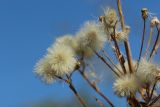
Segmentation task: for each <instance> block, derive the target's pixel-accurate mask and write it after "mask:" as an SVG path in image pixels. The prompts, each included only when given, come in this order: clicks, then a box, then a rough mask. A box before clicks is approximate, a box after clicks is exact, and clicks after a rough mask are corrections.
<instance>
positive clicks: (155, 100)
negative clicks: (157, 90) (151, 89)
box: [148, 95, 160, 107]
mask: <svg viewBox="0 0 160 107" xmlns="http://www.w3.org/2000/svg"><path fill="white" fill-rule="evenodd" d="M159 99H160V95H158V96H157V97H156V98H155V99H154V100H153V101H152V102H151V103H150V104H149V105H148V106H149V107H150V106H152V105H153V104H155V103H156V102H157V101H158V100H159Z"/></svg>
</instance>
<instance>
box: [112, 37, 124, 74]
mask: <svg viewBox="0 0 160 107" xmlns="http://www.w3.org/2000/svg"><path fill="white" fill-rule="evenodd" d="M111 38H112V40H113V42H114V45H115V48H116V49H115V51H116V54H117V57H118V60H119V62H120V65H121V67H122V69H123V71H124V73H125V74H126V73H127V71H126V68H125V65H124V63H125V59H124V57H123V55H122V54H121V51H120V49H119V46H118V43H117V41H116V39H115V34H114V35H111Z"/></svg>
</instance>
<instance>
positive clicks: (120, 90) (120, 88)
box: [113, 74, 139, 96]
mask: <svg viewBox="0 0 160 107" xmlns="http://www.w3.org/2000/svg"><path fill="white" fill-rule="evenodd" d="M113 88H114V91H115V93H116V94H117V95H118V96H130V93H135V92H136V91H137V90H138V89H139V85H138V84H137V79H136V76H135V75H134V74H127V75H124V76H123V77H121V78H117V79H116V81H115V83H114V84H113Z"/></svg>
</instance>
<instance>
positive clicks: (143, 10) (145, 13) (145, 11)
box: [141, 8, 148, 19]
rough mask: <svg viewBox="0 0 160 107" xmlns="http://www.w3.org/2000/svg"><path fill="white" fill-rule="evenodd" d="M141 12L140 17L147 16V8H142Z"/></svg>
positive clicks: (144, 17)
mask: <svg viewBox="0 0 160 107" xmlns="http://www.w3.org/2000/svg"><path fill="white" fill-rule="evenodd" d="M141 12H142V18H143V19H146V18H147V17H148V9H147V8H143V9H142V10H141Z"/></svg>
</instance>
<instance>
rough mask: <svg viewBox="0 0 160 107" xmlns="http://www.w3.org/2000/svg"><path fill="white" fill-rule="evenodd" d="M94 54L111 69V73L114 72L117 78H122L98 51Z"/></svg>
mask: <svg viewBox="0 0 160 107" xmlns="http://www.w3.org/2000/svg"><path fill="white" fill-rule="evenodd" d="M94 53H95V54H96V55H97V56H98V58H99V59H101V60H102V61H103V62H104V63H105V64H106V65H107V66H108V67H109V68H110V70H111V71H113V72H114V73H115V74H116V76H118V77H120V76H119V74H118V73H117V72H116V71H115V70H114V69H113V68H112V66H111V65H110V64H109V63H108V62H107V61H106V60H105V59H104V58H103V57H102V56H101V55H99V54H98V53H97V52H96V51H94Z"/></svg>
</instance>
